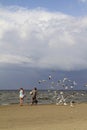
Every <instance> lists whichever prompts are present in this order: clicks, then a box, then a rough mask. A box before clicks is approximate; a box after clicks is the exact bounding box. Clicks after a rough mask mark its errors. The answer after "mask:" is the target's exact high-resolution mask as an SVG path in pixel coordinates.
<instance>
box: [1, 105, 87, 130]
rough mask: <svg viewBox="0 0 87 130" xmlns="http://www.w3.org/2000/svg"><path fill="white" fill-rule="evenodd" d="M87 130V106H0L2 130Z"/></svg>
mask: <svg viewBox="0 0 87 130" xmlns="http://www.w3.org/2000/svg"><path fill="white" fill-rule="evenodd" d="M8 129H9V130H20V129H21V130H58V129H59V130H87V104H86V103H81V104H74V106H73V107H71V106H70V105H67V106H64V105H55V104H49V105H48V104H46V105H43V104H39V105H32V106H31V105H30V104H25V105H24V106H20V105H19V104H16V105H8V106H0V130H8Z"/></svg>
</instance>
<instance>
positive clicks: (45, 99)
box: [0, 90, 87, 106]
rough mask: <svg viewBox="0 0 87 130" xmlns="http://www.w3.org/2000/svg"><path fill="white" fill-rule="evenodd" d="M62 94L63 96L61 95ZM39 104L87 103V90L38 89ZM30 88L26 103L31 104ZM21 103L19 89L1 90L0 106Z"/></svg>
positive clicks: (26, 95) (26, 92)
mask: <svg viewBox="0 0 87 130" xmlns="http://www.w3.org/2000/svg"><path fill="white" fill-rule="evenodd" d="M61 96H62V97H61ZM37 99H38V104H58V103H59V102H60V103H64V102H66V103H67V104H68V103H70V102H73V103H87V91H86V90H38V94H37ZM30 102H31V95H30V90H25V98H24V104H30ZM12 104H19V91H18V90H0V106H2V105H12Z"/></svg>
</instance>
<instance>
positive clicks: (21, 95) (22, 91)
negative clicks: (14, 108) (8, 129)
mask: <svg viewBox="0 0 87 130" xmlns="http://www.w3.org/2000/svg"><path fill="white" fill-rule="evenodd" d="M24 96H25V95H24V89H23V88H20V90H19V98H20V106H22V105H23V101H24Z"/></svg>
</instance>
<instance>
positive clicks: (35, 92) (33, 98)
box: [31, 88, 38, 104]
mask: <svg viewBox="0 0 87 130" xmlns="http://www.w3.org/2000/svg"><path fill="white" fill-rule="evenodd" d="M31 96H32V97H31V104H34V103H35V104H37V103H38V101H37V88H34V89H33V90H32V91H31Z"/></svg>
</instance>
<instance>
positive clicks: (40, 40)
mask: <svg viewBox="0 0 87 130" xmlns="http://www.w3.org/2000/svg"><path fill="white" fill-rule="evenodd" d="M86 34H87V16H85V17H80V18H75V17H72V16H69V15H66V14H62V13H59V12H56V13H55V12H54V13H52V12H47V11H45V10H41V9H36V10H28V9H23V8H19V7H16V8H15V7H14V8H10V9H9V8H5V9H4V8H0V63H16V64H20V65H27V66H33V67H42V68H57V69H61V70H76V69H85V68H87V49H86V48H87V38H86V37H87V36H86ZM24 63H26V64H24Z"/></svg>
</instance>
